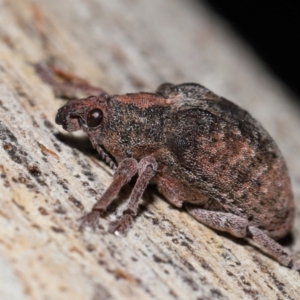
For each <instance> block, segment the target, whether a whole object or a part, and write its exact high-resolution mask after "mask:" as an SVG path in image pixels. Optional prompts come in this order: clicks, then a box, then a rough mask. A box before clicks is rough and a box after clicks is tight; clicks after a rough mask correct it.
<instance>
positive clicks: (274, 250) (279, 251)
mask: <svg viewBox="0 0 300 300" xmlns="http://www.w3.org/2000/svg"><path fill="white" fill-rule="evenodd" d="M248 231H249V233H250V235H251V238H252V239H253V241H254V242H256V243H257V244H258V245H260V246H262V247H264V248H265V249H266V250H267V253H269V254H270V255H271V256H272V257H274V258H275V259H276V260H277V261H278V262H280V263H281V264H282V265H284V266H287V267H294V266H293V259H292V257H291V255H290V254H289V253H288V252H287V251H286V250H285V249H284V248H283V247H282V246H281V245H279V244H278V243H277V242H276V241H274V240H273V239H272V238H270V237H269V236H267V235H266V234H265V233H264V232H263V231H262V230H260V229H258V228H257V227H255V226H249V227H248Z"/></svg>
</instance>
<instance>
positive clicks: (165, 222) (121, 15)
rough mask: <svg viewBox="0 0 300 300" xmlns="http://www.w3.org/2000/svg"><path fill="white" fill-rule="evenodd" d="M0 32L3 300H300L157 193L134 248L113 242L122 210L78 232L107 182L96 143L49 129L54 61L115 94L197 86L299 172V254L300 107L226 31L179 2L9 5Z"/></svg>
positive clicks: (298, 246)
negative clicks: (39, 70) (226, 103)
mask: <svg viewBox="0 0 300 300" xmlns="http://www.w3.org/2000/svg"><path fill="white" fill-rule="evenodd" d="M0 24H1V26H0V145H1V147H0V158H1V160H0V182H1V183H0V193H1V208H0V227H1V234H0V266H1V273H0V298H1V299H46V298H47V299H74V300H75V299H299V298H300V281H299V276H300V275H299V274H298V273H296V272H295V271H293V270H289V269H287V268H285V267H282V266H280V265H279V264H278V263H277V262H275V261H273V260H272V259H270V258H268V257H267V256H265V255H264V254H263V253H262V252H261V251H259V250H258V249H257V248H254V247H253V246H251V245H249V244H248V243H247V242H246V241H241V240H238V239H233V238H232V237H230V236H227V235H223V234H220V233H217V232H215V231H213V230H211V229H209V228H207V227H205V226H203V225H201V224H199V223H197V222H196V221H195V220H194V219H192V218H191V217H190V216H189V215H188V214H187V213H186V212H184V211H180V210H178V209H175V208H172V207H171V206H170V205H169V204H168V203H167V202H165V201H164V200H162V199H161V198H160V196H159V195H158V194H157V193H156V192H155V190H154V189H149V190H148V191H147V192H146V194H145V196H144V200H145V201H144V204H143V205H142V209H141V212H140V214H139V216H138V218H137V219H136V221H135V223H134V226H133V228H132V229H131V231H130V232H129V234H128V235H127V237H116V236H113V235H111V234H108V233H107V225H108V223H109V221H111V220H113V219H115V218H116V215H117V214H118V212H120V210H118V211H117V212H112V213H110V214H109V215H108V216H107V217H106V218H105V219H101V220H100V228H99V229H98V230H97V231H96V232H92V231H91V230H86V231H85V232H84V233H81V232H78V225H79V222H78V218H80V217H81V216H82V215H83V214H84V212H85V211H88V210H89V209H90V208H91V207H92V205H93V203H94V202H95V197H96V195H98V194H101V193H102V192H103V191H104V189H105V188H106V187H107V186H108V184H109V183H110V181H111V175H112V172H111V170H110V169H109V168H108V167H106V166H105V165H104V164H103V163H101V162H100V161H99V160H98V156H97V153H95V151H93V150H92V149H91V146H90V144H89V142H88V141H87V139H85V138H84V137H83V136H82V135H78V134H77V135H76V137H74V136H71V135H68V134H67V133H66V132H63V131H62V129H61V128H59V127H58V126H56V125H55V124H54V117H55V114H56V111H57V109H58V108H59V107H60V106H61V105H62V104H63V103H64V101H63V100H61V99H57V98H55V97H54V94H53V91H52V90H51V88H50V87H49V86H47V85H46V84H44V83H42V81H41V80H40V79H39V78H38V77H37V75H36V74H35V71H34V64H35V63H38V62H41V61H49V60H51V61H52V62H53V63H54V64H56V65H57V66H58V67H60V68H62V69H64V70H65V71H68V72H70V73H74V74H77V75H78V76H80V77H82V78H85V79H87V80H88V81H89V82H91V83H92V84H94V85H98V86H101V87H103V88H104V89H106V90H108V91H110V92H112V93H125V92H134V91H138V90H145V91H153V90H154V89H155V87H156V86H157V85H159V84H160V83H162V82H165V81H170V82H174V83H180V82H186V81H195V82H199V83H201V84H203V85H204V86H207V87H208V88H210V89H211V90H213V91H214V92H216V93H218V94H220V95H222V96H224V97H226V98H228V99H231V100H233V101H234V102H236V103H238V104H239V105H241V106H243V107H244V108H246V109H248V110H249V111H250V112H251V113H252V114H253V115H254V116H255V117H256V118H257V119H259V120H260V121H261V122H262V123H263V125H264V126H265V127H266V128H267V129H268V130H269V132H270V133H271V135H272V136H273V137H274V138H275V140H276V141H277V142H278V144H279V146H280V148H281V150H282V152H283V154H284V156H285V158H286V160H287V164H288V166H289V168H290V172H291V177H292V181H293V185H294V192H295V200H296V202H297V205H298V209H297V216H296V224H295V229H294V231H293V236H294V241H293V242H292V243H289V244H288V247H289V249H290V250H291V251H297V250H298V251H299V250H300V231H299V225H300V221H299V220H300V211H299V207H300V161H299V157H298V156H299V153H300V139H299V131H298V129H299V128H300V121H299V117H298V116H299V107H296V105H295V104H294V103H293V99H292V96H291V95H289V94H288V93H287V91H285V90H284V88H283V87H282V86H281V84H280V83H279V82H276V81H275V80H274V79H272V78H270V75H269V74H268V73H267V71H266V70H265V69H264V67H263V66H261V65H260V63H259V62H258V61H257V60H256V59H255V58H254V57H253V56H252V54H251V53H249V51H248V50H247V49H245V47H244V46H243V45H241V42H240V41H239V40H237V38H236V37H234V36H233V35H232V33H231V32H230V31H229V29H228V28H226V24H224V23H222V22H221V21H220V20H218V19H217V18H216V17H215V16H213V15H212V14H211V13H210V12H209V11H208V10H207V9H206V8H205V7H204V6H203V5H196V4H194V3H193V2H192V1H179V0H175V1H171V0H165V1H158V0H152V1H146V0H145V1H142V0H140V1H133V0H131V1H121V0H119V1H116V0H115V1H110V0H89V1H84V0H64V1H61V0H52V1H48V0H40V1H35V2H34V1H30V0H14V1H8V0H7V1H5V0H0ZM128 190H129V188H128ZM128 190H127V191H128ZM127 191H126V189H125V191H124V192H123V194H122V196H123V197H126V193H127ZM127 194H128V193H127ZM119 202H120V201H119ZM122 204H123V203H121V206H122Z"/></svg>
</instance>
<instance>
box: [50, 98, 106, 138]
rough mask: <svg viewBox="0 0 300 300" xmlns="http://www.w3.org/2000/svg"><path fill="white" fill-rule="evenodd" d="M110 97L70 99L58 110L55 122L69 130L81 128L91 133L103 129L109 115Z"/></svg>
mask: <svg viewBox="0 0 300 300" xmlns="http://www.w3.org/2000/svg"><path fill="white" fill-rule="evenodd" d="M108 99H109V97H108V96H101V97H96V96H91V97H88V98H85V99H79V100H70V101H69V102H68V103H67V104H65V105H64V106H63V107H61V108H60V109H59V110H58V112H57V114H56V118H55V122H56V124H58V125H62V127H63V128H64V129H65V130H67V131H69V132H72V131H77V130H80V129H81V130H83V131H85V132H86V133H90V134H91V133H93V132H95V131H101V130H102V128H103V124H104V122H105V119H106V115H107V102H108Z"/></svg>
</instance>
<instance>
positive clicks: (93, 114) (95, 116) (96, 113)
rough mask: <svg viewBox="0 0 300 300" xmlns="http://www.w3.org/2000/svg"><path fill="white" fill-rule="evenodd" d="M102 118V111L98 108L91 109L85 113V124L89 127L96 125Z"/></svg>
mask: <svg viewBox="0 0 300 300" xmlns="http://www.w3.org/2000/svg"><path fill="white" fill-rule="evenodd" d="M102 119H103V114H102V111H101V110H100V109H98V108H95V109H92V110H91V111H90V112H89V113H88V115H87V125H88V126H89V127H97V126H98V125H100V124H101V122H102Z"/></svg>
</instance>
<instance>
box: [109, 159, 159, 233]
mask: <svg viewBox="0 0 300 300" xmlns="http://www.w3.org/2000/svg"><path fill="white" fill-rule="evenodd" d="M156 170H157V163H156V160H155V159H154V157H152V156H147V157H145V158H143V159H142V160H141V161H140V162H139V164H138V174H139V177H138V179H137V181H136V184H135V186H134V188H133V190H132V192H131V195H130V198H129V203H128V205H127V208H126V209H125V210H124V211H123V215H122V217H121V218H120V219H119V220H116V221H114V222H112V223H110V225H109V232H111V233H114V234H125V233H126V231H127V229H128V228H129V227H130V225H131V223H132V219H133V217H134V216H136V214H137V209H138V201H139V199H140V198H141V196H142V194H143V193H144V191H145V189H146V187H147V185H148V184H149V181H150V180H151V178H152V177H153V176H154V175H155V173H156Z"/></svg>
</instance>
